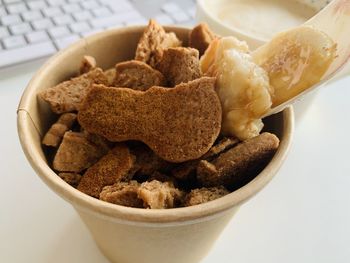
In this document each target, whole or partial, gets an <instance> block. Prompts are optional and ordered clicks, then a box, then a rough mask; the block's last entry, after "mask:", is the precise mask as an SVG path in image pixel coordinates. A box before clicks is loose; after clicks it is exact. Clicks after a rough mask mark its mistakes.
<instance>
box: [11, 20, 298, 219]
mask: <svg viewBox="0 0 350 263" xmlns="http://www.w3.org/2000/svg"><path fill="white" fill-rule="evenodd" d="M144 28H145V26H131V27H124V28H119V29H110V30H107V31H104V32H100V33H97V34H95V35H92V36H89V37H87V38H86V39H92V38H104V37H106V36H108V35H111V34H118V33H120V32H123V31H134V30H136V31H137V30H138V31H139V30H143V29H144ZM165 29H166V30H167V31H171V30H179V29H180V30H181V29H186V30H189V28H185V27H171V26H168V27H165ZM84 41H85V40H84V39H82V40H79V41H78V42H76V43H74V44H73V45H70V46H69V47H67V48H66V49H64V50H62V51H60V52H58V53H57V54H56V55H54V56H53V57H51V58H50V59H49V60H48V61H47V62H46V63H45V64H44V65H43V66H42V67H41V68H40V69H39V70H38V71H37V72H36V73H35V74H34V76H33V78H32V79H31V81H30V82H29V84H28V85H27V87H26V89H25V90H24V92H23V95H22V97H21V101H20V104H19V106H18V110H17V130H18V136H19V139H20V142H21V145H22V149H23V151H24V153H25V155H26V157H27V160H28V161H29V163H30V165H31V166H32V168H33V169H34V170H35V172H36V173H37V175H39V177H40V178H41V179H42V180H43V181H44V182H45V183H46V184H47V185H48V186H49V187H50V188H51V189H52V190H53V191H54V192H55V193H56V194H58V195H59V196H61V197H62V198H63V199H65V200H66V201H68V202H70V203H71V204H72V205H73V206H74V207H75V208H77V209H81V210H84V211H86V212H89V213H94V214H96V215H99V216H102V217H106V218H108V219H110V220H114V221H122V222H123V223H128V224H151V225H154V224H157V225H159V224H161V225H166V224H174V223H176V224H181V223H184V222H186V224H188V223H189V222H196V221H198V220H200V221H202V220H208V219H209V218H211V217H213V216H217V215H219V214H221V213H223V212H225V211H227V210H229V209H231V208H233V207H235V206H239V205H240V204H242V203H243V202H245V201H247V200H248V199H249V198H251V197H252V196H254V195H255V194H256V193H257V192H259V191H260V190H261V189H262V188H263V187H264V186H265V185H266V184H267V183H268V182H269V181H270V180H271V179H272V178H273V176H274V175H275V174H276V173H277V171H278V170H279V168H280V166H281V165H282V163H283V161H284V160H285V158H286V156H287V153H288V150H289V148H290V145H291V141H292V135H293V130H294V113H293V109H292V107H288V108H286V109H285V110H284V111H283V112H282V116H283V138H280V140H281V142H280V146H279V148H278V150H277V152H276V153H275V155H274V157H273V158H272V160H271V161H270V162H269V164H268V165H267V166H266V167H265V168H264V169H263V171H262V172H260V173H259V174H258V175H257V176H256V177H255V178H254V179H253V180H252V181H250V182H249V183H247V184H246V185H244V186H243V187H241V188H239V189H237V190H235V191H234V192H232V193H230V194H228V195H226V196H224V197H221V198H219V199H216V200H213V201H210V202H207V203H204V204H200V205H195V206H190V207H181V208H172V209H159V210H152V209H143V208H132V207H126V206H121V205H116V204H111V203H108V202H105V201H101V200H99V199H96V198H93V197H91V196H88V195H86V194H84V193H82V192H80V191H79V190H77V189H75V188H74V187H72V186H70V185H69V184H67V183H66V182H64V181H63V180H62V179H61V178H59V177H58V176H57V174H56V173H55V172H54V171H53V170H52V169H51V167H50V166H49V165H48V164H47V162H46V159H45V157H44V156H43V155H42V153H40V150H39V149H40V148H39V147H37V148H35V147H32V145H33V142H34V141H35V139H34V136H32V135H31V133H30V132H29V131H30V127H31V126H33V125H34V127H35V124H34V122H33V120H32V118H31V116H30V113H29V112H28V110H27V109H28V106H29V104H30V103H31V102H32V100H34V99H36V92H35V90H36V88H37V87H38V85H37V82H38V79H39V77H40V76H41V75H42V74H47V72H46V71H47V70H48V69H49V68H48V67H47V66H48V65H50V64H51V63H53V62H54V61H56V60H58V59H59V58H60V57H61V56H62V54H65V53H66V52H70V50H71V49H74V48H77V47H78V46H79V45H81V44H82V43H83V42H84Z"/></svg>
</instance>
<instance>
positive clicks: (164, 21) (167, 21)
mask: <svg viewBox="0 0 350 263" xmlns="http://www.w3.org/2000/svg"><path fill="white" fill-rule="evenodd" d="M154 19H155V20H156V21H157V22H158V23H159V24H161V25H171V24H174V20H173V19H172V18H171V17H170V16H169V15H167V14H159V15H156V16H155V17H154Z"/></svg>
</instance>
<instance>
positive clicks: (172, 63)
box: [157, 47, 201, 86]
mask: <svg viewBox="0 0 350 263" xmlns="http://www.w3.org/2000/svg"><path fill="white" fill-rule="evenodd" d="M157 69H158V70H159V71H160V72H162V73H163V75H164V76H166V78H167V80H168V83H169V85H170V86H175V85H178V84H180V83H186V82H189V81H191V80H195V79H197V78H199V77H200V76H201V71H200V67H199V53H198V50H197V49H194V48H185V47H176V48H168V49H165V50H164V52H163V56H162V59H161V60H160V62H159V64H158V65H157Z"/></svg>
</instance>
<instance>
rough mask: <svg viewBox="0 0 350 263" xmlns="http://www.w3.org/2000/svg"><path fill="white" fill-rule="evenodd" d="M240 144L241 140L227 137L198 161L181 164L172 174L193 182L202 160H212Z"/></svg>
mask: <svg viewBox="0 0 350 263" xmlns="http://www.w3.org/2000/svg"><path fill="white" fill-rule="evenodd" d="M238 143H239V140H238V139H237V138H234V137H225V138H223V139H221V140H219V141H218V142H216V143H215V144H214V145H213V146H212V147H211V148H210V150H209V151H208V152H207V153H206V154H204V155H203V156H202V157H201V158H200V159H198V160H192V161H188V162H184V163H181V164H179V165H178V166H177V167H175V168H174V169H172V170H171V174H172V175H173V176H174V177H175V178H177V179H180V180H183V181H184V180H192V179H193V178H194V177H195V175H196V169H197V166H198V163H199V161H200V160H212V159H213V158H214V157H215V156H217V155H219V154H220V153H222V152H224V151H226V150H228V149H230V148H232V147H233V146H235V145H236V144H238Z"/></svg>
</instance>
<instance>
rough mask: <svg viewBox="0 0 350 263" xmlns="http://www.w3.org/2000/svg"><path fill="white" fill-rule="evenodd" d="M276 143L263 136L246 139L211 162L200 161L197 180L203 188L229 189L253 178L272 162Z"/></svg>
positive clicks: (272, 137)
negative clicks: (220, 187)
mask: <svg viewBox="0 0 350 263" xmlns="http://www.w3.org/2000/svg"><path fill="white" fill-rule="evenodd" d="M278 145H279V139H278V138H277V137H276V136H275V135H273V134H271V133H267V132H264V133H262V134H260V135H259V136H257V137H254V138H252V139H248V140H246V141H244V142H242V143H240V144H238V145H237V146H236V147H234V148H231V149H230V150H228V151H227V152H224V153H222V154H220V155H219V156H218V157H217V158H216V159H214V160H212V161H211V162H208V161H205V160H202V161H200V162H199V164H198V167H197V179H198V181H199V182H200V183H201V184H202V185H203V186H220V185H224V186H225V187H227V188H229V189H231V188H232V187H234V186H237V185H241V184H242V183H246V182H248V181H249V180H251V179H252V178H254V177H255V176H256V174H257V172H258V171H259V170H260V169H262V168H263V167H264V166H265V165H266V164H267V163H268V162H269V161H270V159H271V158H272V156H273V154H274V153H275V152H276V150H277V148H278Z"/></svg>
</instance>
